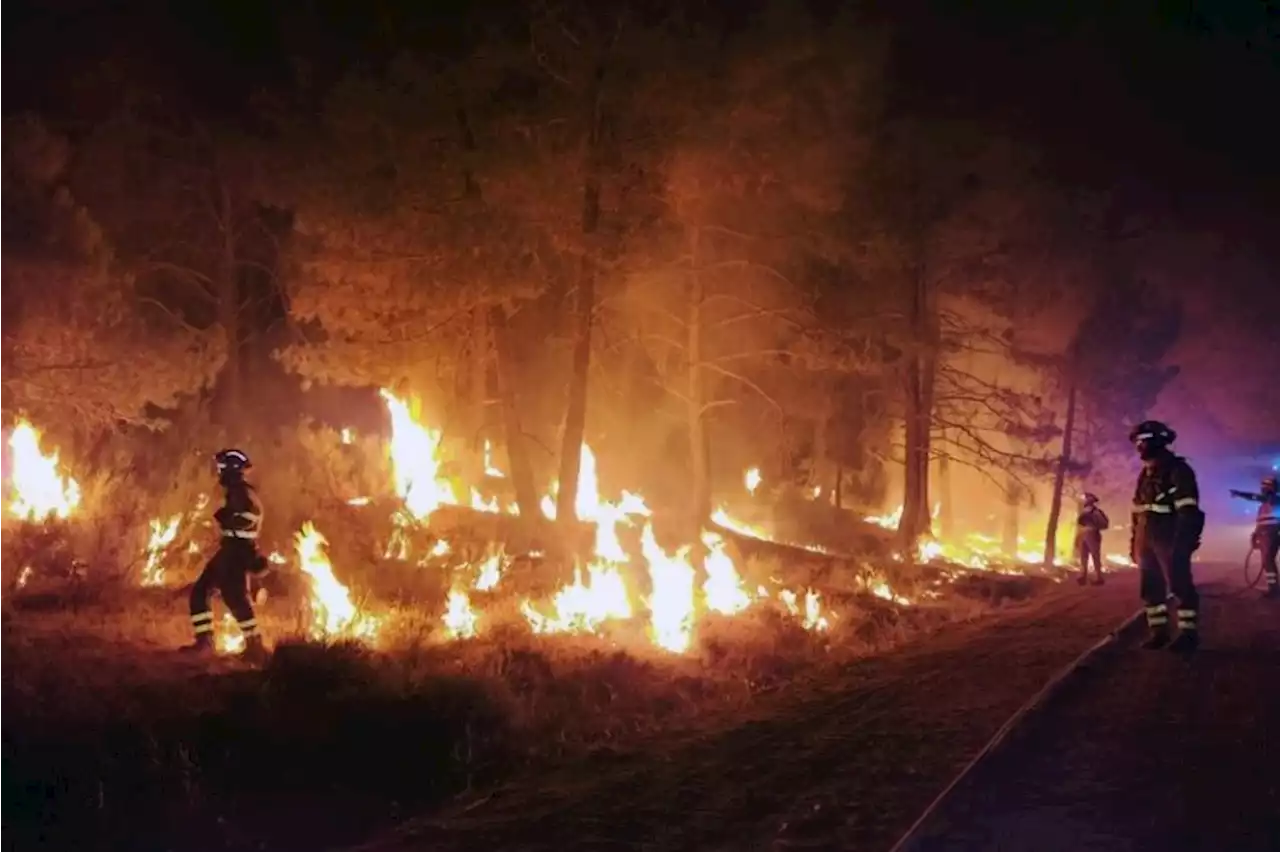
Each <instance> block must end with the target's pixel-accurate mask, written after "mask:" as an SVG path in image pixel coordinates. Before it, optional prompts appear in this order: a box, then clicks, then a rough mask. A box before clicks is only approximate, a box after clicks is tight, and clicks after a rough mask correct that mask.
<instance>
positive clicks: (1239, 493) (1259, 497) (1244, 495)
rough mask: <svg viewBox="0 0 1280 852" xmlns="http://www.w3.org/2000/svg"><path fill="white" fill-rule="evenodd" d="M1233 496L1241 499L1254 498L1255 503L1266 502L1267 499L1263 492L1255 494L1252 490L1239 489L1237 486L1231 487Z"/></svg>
mask: <svg viewBox="0 0 1280 852" xmlns="http://www.w3.org/2000/svg"><path fill="white" fill-rule="evenodd" d="M1231 496H1232V497H1239V498H1240V499H1241V500H1252V501H1253V502H1255V503H1265V502H1266V499H1267V498H1265V497H1263V496H1262V495H1261V494H1254V493H1253V492H1252V491H1239V490H1237V489H1235V488H1232V489H1231Z"/></svg>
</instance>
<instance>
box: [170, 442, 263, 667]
mask: <svg viewBox="0 0 1280 852" xmlns="http://www.w3.org/2000/svg"><path fill="white" fill-rule="evenodd" d="M214 463H215V464H216V465H217V469H218V484H219V485H221V486H222V487H223V489H224V490H225V491H226V501H225V502H224V504H223V506H222V508H221V509H219V510H218V511H217V512H215V513H214V515H213V517H214V520H216V521H217V522H218V529H219V531H220V532H221V535H222V538H221V541H220V543H219V545H218V551H217V552H216V553H215V554H214V555H213V558H212V559H210V560H209V564H208V565H206V566H205V568H204V571H202V572H201V574H200V578H199V579H198V580H196V583H195V585H194V586H193V587H192V589H191V627H192V629H193V630H194V631H195V637H196V638H195V642H194V643H193V644H191V645H188V646H186V647H185V648H184V650H187V651H194V652H200V653H208V652H212V651H213V648H214V645H213V608H212V606H211V605H210V596H211V594H212V592H213V591H214V590H217V591H218V593H219V594H221V595H222V601H223V603H225V604H226V605H227V608H228V609H229V610H231V614H232V615H233V616H234V617H235V619H236V622H237V623H238V624H239V626H240V632H241V634H242V635H243V636H244V638H245V649H244V656H245V658H246V659H249V660H253V661H260V660H262V659H263V658H265V656H266V651H265V649H264V648H263V646H262V636H261V635H260V634H259V633H258V620H257V618H256V616H255V615H254V611H253V602H252V599H251V597H250V593H249V580H250V578H251V577H261V576H262V575H263V574H264V573H265V571H266V569H267V566H268V563H267V560H266V559H264V558H263V557H262V554H260V553H259V552H258V544H257V540H258V533H259V532H260V531H261V529H262V504H261V503H260V502H259V501H258V497H257V494H256V493H255V492H254V489H253V486H251V485H250V484H249V483H247V482H245V481H244V472H245V470H247V469H248V468H249V467H251V465H250V462H249V457H248V456H247V455H245V453H244V452H242V451H241V450H235V449H229V450H222V451H221V452H219V453H218V454H217V455H215V456H214Z"/></svg>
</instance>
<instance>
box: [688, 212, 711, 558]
mask: <svg viewBox="0 0 1280 852" xmlns="http://www.w3.org/2000/svg"><path fill="white" fill-rule="evenodd" d="M700 236H701V235H700V232H699V229H698V228H697V227H694V228H693V230H692V232H691V234H690V243H691V245H690V249H691V255H692V258H693V271H692V272H691V273H690V276H689V322H688V325H689V327H688V341H687V348H688V350H689V351H688V358H689V364H688V388H687V391H686V393H687V395H688V398H689V466H690V471H689V475H690V478H691V482H690V485H691V488H690V504H689V517H690V520H691V522H692V523H693V524H694V530H695V541H697V540H699V539H698V538H697V531H699V530H701V529H702V527H703V526H704V525H705V524H706V522H707V520H708V519H709V518H710V517H711V488H710V483H709V482H708V470H707V436H706V423H705V422H704V421H703V419H702V417H703V413H704V412H703V408H704V405H705V404H704V402H703V398H704V396H705V395H706V394H705V390H704V388H703V381H702V378H703V377H702V303H703V301H705V299H706V291H705V286H704V282H703V280H702V272H701V270H700V269H699V264H700V263H701V260H700V259H699V254H698V242H699V237H700ZM696 550H697V548H695V551H696Z"/></svg>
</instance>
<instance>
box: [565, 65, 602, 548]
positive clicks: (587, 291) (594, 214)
mask: <svg viewBox="0 0 1280 852" xmlns="http://www.w3.org/2000/svg"><path fill="white" fill-rule="evenodd" d="M604 71H605V65H604V61H603V60H601V61H599V62H597V63H596V67H595V70H594V72H593V73H592V75H591V85H590V87H589V88H588V90H587V97H586V107H587V146H586V152H585V159H586V163H585V165H586V178H585V180H584V183H583V187H582V262H581V265H580V267H579V277H578V298H577V304H576V305H575V312H574V315H575V319H576V320H577V322H576V323H575V326H576V327H575V335H574V341H573V368H572V369H573V373H572V375H571V376H570V378H569V402H568V407H567V408H566V410H565V415H564V434H563V435H562V436H561V443H560V490H559V492H557V494H556V519H557V521H559V522H561V523H572V522H574V521H577V520H578V515H577V509H576V507H575V503H576V500H577V495H578V476H579V474H580V473H581V469H580V468H581V459H582V441H583V437H584V434H585V432H586V425H587V378H588V376H589V374H590V372H591V331H592V324H593V317H594V315H595V309H596V252H597V251H598V247H597V246H596V244H595V235H596V231H597V230H599V227H600V168H601V166H600V129H601V128H600V121H601V95H602V90H601V89H602V84H603V82H604Z"/></svg>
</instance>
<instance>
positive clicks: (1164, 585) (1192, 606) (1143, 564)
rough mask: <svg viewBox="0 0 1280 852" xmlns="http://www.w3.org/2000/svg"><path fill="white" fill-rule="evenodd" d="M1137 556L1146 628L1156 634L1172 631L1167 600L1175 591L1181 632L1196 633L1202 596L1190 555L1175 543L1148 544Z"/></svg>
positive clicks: (1145, 544) (1144, 545) (1143, 546)
mask: <svg viewBox="0 0 1280 852" xmlns="http://www.w3.org/2000/svg"><path fill="white" fill-rule="evenodd" d="M1137 555H1138V571H1139V582H1140V586H1141V593H1142V601H1143V603H1144V604H1146V611H1147V626H1148V627H1150V628H1151V630H1152V631H1153V632H1156V633H1165V632H1167V631H1168V630H1169V605H1168V598H1169V592H1170V591H1172V592H1173V594H1174V596H1175V597H1176V598H1177V599H1178V629H1179V630H1182V631H1194V630H1196V629H1197V628H1198V626H1199V625H1198V623H1197V615H1198V614H1199V612H1200V593H1199V592H1197V591H1196V584H1195V581H1194V580H1192V578H1191V554H1190V553H1184V552H1179V550H1178V549H1177V548H1175V547H1174V546H1173V545H1172V543H1169V544H1164V543H1161V542H1145V543H1144V544H1143V545H1142V548H1141V550H1140V551H1139V552H1138V554H1137ZM1166 578H1167V579H1166Z"/></svg>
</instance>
